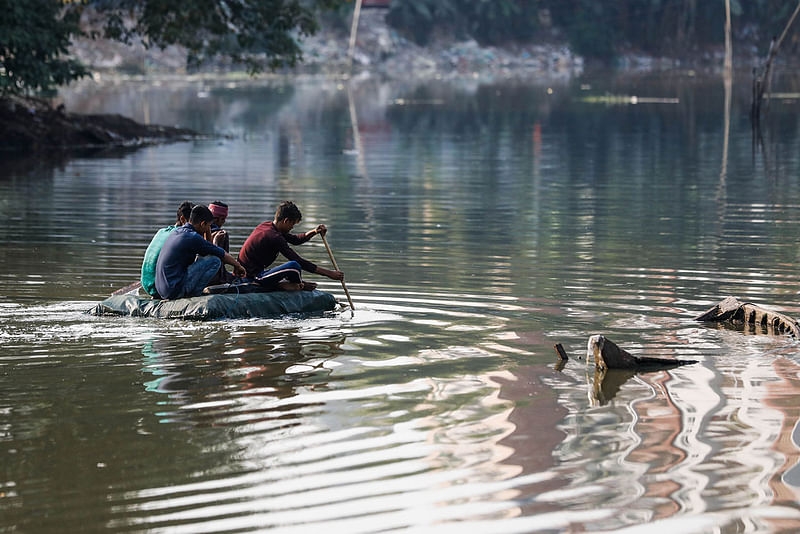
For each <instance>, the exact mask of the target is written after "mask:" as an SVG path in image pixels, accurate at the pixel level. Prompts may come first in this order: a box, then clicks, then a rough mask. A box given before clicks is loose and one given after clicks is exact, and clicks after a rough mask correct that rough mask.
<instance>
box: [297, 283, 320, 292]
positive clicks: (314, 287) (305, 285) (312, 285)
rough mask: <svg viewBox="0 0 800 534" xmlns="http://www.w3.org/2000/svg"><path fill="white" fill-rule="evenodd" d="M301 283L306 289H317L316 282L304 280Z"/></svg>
mask: <svg viewBox="0 0 800 534" xmlns="http://www.w3.org/2000/svg"><path fill="white" fill-rule="evenodd" d="M300 285H302V286H303V290H304V291H314V290H315V289H317V283H316V282H302V283H301V284H300Z"/></svg>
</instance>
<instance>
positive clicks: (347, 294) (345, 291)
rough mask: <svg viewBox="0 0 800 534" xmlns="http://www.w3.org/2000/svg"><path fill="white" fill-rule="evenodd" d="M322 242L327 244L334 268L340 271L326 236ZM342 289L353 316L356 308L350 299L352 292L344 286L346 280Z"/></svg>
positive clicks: (323, 236)
mask: <svg viewBox="0 0 800 534" xmlns="http://www.w3.org/2000/svg"><path fill="white" fill-rule="evenodd" d="M322 242H323V243H325V248H326V249H327V250H328V256H330V257H331V263H332V264H333V268H334V269H336V270H337V271H338V270H339V267H338V266H337V265H336V258H334V257H333V251H332V250H331V247H330V245H328V240H327V239H325V234H322ZM342 289H344V294H345V295H346V296H347V302H349V303H350V314H351V315H352V314H353V312H354V311H355V309H356V308H355V306H353V299H351V298H350V292H349V291H347V286H346V285H344V280H342Z"/></svg>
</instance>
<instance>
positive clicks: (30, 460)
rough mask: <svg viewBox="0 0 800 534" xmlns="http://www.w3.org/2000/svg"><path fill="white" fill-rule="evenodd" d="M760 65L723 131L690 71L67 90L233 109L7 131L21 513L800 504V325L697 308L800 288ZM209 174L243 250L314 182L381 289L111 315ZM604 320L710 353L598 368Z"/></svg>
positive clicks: (100, 518)
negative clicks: (108, 132) (759, 85)
mask: <svg viewBox="0 0 800 534" xmlns="http://www.w3.org/2000/svg"><path fill="white" fill-rule="evenodd" d="M548 89H549V90H548ZM748 91H749V89H748V88H747V87H741V88H739V91H738V92H737V91H735V92H734V98H733V106H732V108H731V115H730V116H731V122H730V125H729V136H728V139H727V143H726V139H725V132H726V127H725V123H724V113H723V112H724V106H723V102H724V94H723V86H722V83H721V82H718V81H714V80H712V81H708V82H703V81H699V80H696V79H694V78H689V77H681V76H676V77H671V78H669V79H658V80H648V79H634V80H630V79H629V80H625V81H619V80H616V81H595V80H580V81H575V82H574V83H569V84H567V83H564V84H552V85H550V86H548V85H519V84H516V85H507V84H500V83H498V84H478V83H475V84H458V85H454V84H444V83H427V84H421V83H420V84H416V85H415V84H413V83H407V84H400V83H394V84H386V83H379V82H375V81H372V80H362V81H360V82H351V83H349V84H348V83H346V82H339V81H328V80H322V81H320V80H308V81H298V82H296V83H292V84H288V83H278V82H274V83H267V82H225V81H223V82H208V81H183V82H169V83H166V82H164V83H153V82H149V83H145V82H141V81H136V80H131V81H124V82H115V83H111V82H109V83H105V84H101V85H99V86H94V85H91V86H90V85H84V86H79V87H77V88H74V89H71V90H69V91H67V92H65V93H64V94H63V98H64V99H65V101H66V103H67V105H68V107H69V108H70V109H75V110H81V109H83V110H86V111H93V112H98V111H107V112H121V113H123V114H126V115H128V116H131V117H133V118H135V119H137V120H140V121H149V122H154V123H164V124H179V125H181V126H188V127H191V128H195V129H198V130H201V131H204V132H217V133H223V134H227V136H226V137H219V138H213V139H207V140H200V141H196V142H191V143H176V144H169V145H162V146H155V147H148V148H142V149H139V150H131V151H106V152H102V151H101V152H93V153H90V152H87V153H81V154H77V155H74V156H73V157H67V156H66V155H54V154H48V155H47V157H39V156H37V157H19V156H15V155H11V154H4V155H2V156H0V157H2V159H3V165H2V166H1V168H2V170H0V208H1V211H2V213H3V215H4V219H5V231H4V233H3V245H4V246H3V249H4V254H2V255H0V346H1V347H2V351H0V532H78V531H109V532H171V533H172V532H187V533H199V532H241V531H255V530H264V531H266V530H269V531H275V532H287V533H293V532H312V531H313V532H318V531H319V530H320V529H326V530H327V531H330V532H347V533H358V532H391V531H399V530H402V531H404V532H436V533H439V532H459V533H461V532H497V533H513V532H539V531H541V532H583V531H590V532H607V531H615V532H625V533H630V532H648V533H649V532H653V531H654V529H656V531H662V532H667V531H668V532H724V533H728V532H796V531H798V530H800V506H798V505H797V500H798V492H800V467H798V465H797V464H798V458H800V449H799V448H798V444H800V430H798V429H797V428H796V425H797V422H798V416H800V350H799V349H800V346H799V345H798V344H797V342H795V341H793V340H791V339H788V338H784V337H777V336H771V335H765V334H763V333H753V332H742V331H741V330H736V329H734V328H717V327H714V326H707V325H704V324H700V323H696V322H694V321H693V320H692V317H694V316H695V315H697V314H699V313H700V312H702V311H704V310H705V309H706V308H708V307H710V306H711V305H713V304H715V303H716V302H718V301H719V300H721V299H722V298H723V297H725V296H726V295H736V296H739V297H740V298H741V299H743V300H748V301H752V302H755V303H759V304H762V305H765V306H768V307H772V308H774V309H777V310H780V311H783V312H785V313H788V314H789V315H795V316H800V306H798V304H797V293H798V291H800V285H799V284H798V276H797V271H798V265H799V264H800V258H799V257H798V256H799V255H800V253H799V252H798V247H797V234H798V231H797V230H798V224H800V150H798V144H800V143H799V142H800V136H799V135H798V133H800V132H798V116H799V115H798V114H797V105H798V104H797V103H796V101H784V102H775V103H774V104H773V107H772V109H771V117H770V119H769V123H768V124H767V127H766V128H765V129H764V141H763V143H761V144H759V143H758V142H756V145H755V148H754V142H753V137H752V135H751V129H750V123H749V120H748V117H747V112H748V107H749V102H748V101H747V97H748V94H749V93H748ZM608 94H611V95H638V96H647V97H654V98H666V99H677V100H678V103H653V104H638V105H630V104H623V103H620V101H619V100H620V99H607V98H600V99H593V98H589V99H587V98H586V97H587V96H589V97H596V96H598V95H599V96H603V95H608ZM597 100H599V102H598V101H597ZM669 101H670V102H674V100H669ZM726 147H727V148H726ZM726 150H727V153H726ZM185 199H190V200H193V201H195V202H202V203H208V202H210V201H212V200H216V199H219V200H223V201H225V202H227V203H228V204H229V205H230V210H231V211H230V216H229V218H228V223H227V225H226V226H227V228H228V229H229V231H230V233H231V234H232V248H233V249H234V251H236V250H238V248H239V247H240V246H241V244H242V243H243V241H244V239H245V238H246V236H247V234H248V233H249V231H250V230H251V229H252V228H253V227H254V226H255V225H256V224H258V223H259V222H261V221H263V220H266V219H270V218H271V215H272V212H273V210H274V207H275V205H276V204H277V203H278V202H279V201H280V200H283V199H293V200H294V201H295V202H297V203H298V204H299V206H300V207H301V209H302V211H303V214H304V219H303V222H302V223H301V224H300V226H299V230H300V231H304V230H307V229H310V228H312V227H313V226H315V225H316V224H319V223H325V224H327V225H328V227H329V229H330V233H329V242H330V244H331V247H332V248H333V251H334V253H335V254H336V258H337V261H338V263H339V266H340V268H341V269H342V270H343V271H345V273H346V275H347V284H348V288H349V289H350V292H351V294H352V297H353V300H354V302H355V307H356V311H355V314H354V316H352V317H351V315H350V313H349V311H347V309H346V307H345V306H343V307H341V308H340V309H338V310H336V311H334V312H329V313H326V314H322V315H313V316H290V317H282V318H275V319H261V320H237V321H215V322H208V323H200V322H188V321H178V320H170V321H158V320H148V319H131V318H108V317H104V318H97V317H92V316H88V315H86V314H85V313H84V312H85V311H86V310H88V309H89V308H90V307H91V306H92V305H93V304H94V303H95V302H96V301H98V300H100V299H102V298H103V297H105V296H106V295H108V294H109V293H110V292H111V291H113V290H114V289H116V288H118V287H121V286H124V285H127V284H129V283H130V282H132V281H135V280H136V279H137V277H138V272H139V267H140V262H141V257H142V255H143V252H144V249H145V248H146V246H147V244H148V243H149V240H150V238H151V236H152V234H153V233H154V232H155V231H156V230H157V229H158V228H160V227H162V226H165V225H166V224H169V223H171V221H172V218H173V216H174V215H173V214H174V211H175V208H176V207H177V205H178V204H179V203H180V202H181V201H183V200H185ZM299 252H301V253H302V254H303V255H304V256H306V257H308V258H309V259H311V260H313V261H316V262H318V263H321V264H323V265H328V259H327V254H326V252H325V249H324V247H323V246H322V244H321V243H320V242H318V241H316V240H315V241H312V242H311V243H309V244H306V245H303V246H302V247H300V248H299ZM319 282H320V285H321V288H322V289H324V290H327V291H330V292H332V293H334V294H335V295H336V296H337V298H338V300H339V301H340V302H345V298H344V294H343V292H342V288H341V286H340V285H337V284H336V283H333V282H331V281H329V280H327V279H324V278H323V279H321V280H319ZM593 334H604V335H605V336H606V337H608V338H610V339H612V340H613V341H615V342H616V343H617V344H619V345H621V346H623V347H624V348H626V349H628V350H629V351H631V352H633V353H634V354H637V355H646V356H659V357H677V358H687V359H694V360H698V362H699V363H698V364H696V365H691V366H685V367H681V368H678V369H674V370H669V371H659V372H651V373H645V374H632V373H624V372H610V373H609V374H607V375H606V376H599V375H596V374H595V372H594V370H593V368H592V367H589V366H587V365H586V362H585V361H584V360H583V359H582V358H580V356H582V355H583V354H584V352H585V347H586V340H587V338H588V337H589V336H590V335H593ZM554 343H562V344H563V345H564V347H565V348H566V350H567V351H568V352H569V353H570V355H571V356H572V358H571V359H570V361H569V362H568V363H567V364H566V366H564V367H563V368H561V367H560V366H556V365H555V362H556V360H555V353H554V351H553V344H554ZM645 529H646V530H645Z"/></svg>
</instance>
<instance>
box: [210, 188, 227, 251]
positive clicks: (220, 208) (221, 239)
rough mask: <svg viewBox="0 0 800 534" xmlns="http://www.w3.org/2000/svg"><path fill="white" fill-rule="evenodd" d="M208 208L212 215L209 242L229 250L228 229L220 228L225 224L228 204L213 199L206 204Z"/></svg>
mask: <svg viewBox="0 0 800 534" xmlns="http://www.w3.org/2000/svg"><path fill="white" fill-rule="evenodd" d="M208 209H209V211H211V215H212V216H213V217H214V219H213V220H212V221H211V242H212V243H214V244H215V245H217V246H218V247H220V248H224V249H225V252H230V251H231V246H230V237H229V236H228V231H227V230H223V229H222V225H223V224H225V219H227V218H228V205H227V204H225V203H224V202H221V201H219V200H215V201H214V202H212V203H211V204H209V205H208Z"/></svg>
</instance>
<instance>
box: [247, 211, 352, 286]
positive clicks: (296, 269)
mask: <svg viewBox="0 0 800 534" xmlns="http://www.w3.org/2000/svg"><path fill="white" fill-rule="evenodd" d="M302 218H303V215H302V214H301V213H300V209H299V208H298V207H297V206H296V205H295V204H294V203H293V202H290V201H284V202H281V204H280V205H279V206H278V209H277V210H276V211H275V217H274V219H273V220H271V221H264V222H262V223H261V224H259V225H258V226H256V228H255V230H253V232H252V233H251V234H250V236H248V238H247V240H246V241H245V242H244V245H242V248H241V250H240V251H239V261H240V262H241V264H242V265H243V266H244V268H245V270H246V271H247V277H248V278H250V279H252V280H253V281H255V282H257V283H258V284H260V285H262V286H264V287H266V288H268V289H282V290H284V291H297V290H300V289H306V290H313V289H315V288H316V287H317V284H316V283H314V282H303V278H302V275H301V271H308V272H310V273H316V274H321V275H323V276H327V277H328V278H330V279H332V280H344V273H343V272H341V271H331V270H328V269H325V268H324V267H319V266H318V265H315V264H313V263H311V262H310V261H308V260H306V259H304V258H302V257H301V256H300V255H299V254H297V253H296V252H295V251H294V250H292V249H291V247H289V243H291V244H293V245H301V244H303V243H305V242H306V241H308V240H309V239H311V238H312V237H314V236H315V235H317V234H319V235H323V236H324V235H325V233H326V232H327V231H328V229H327V228H326V227H325V225H324V224H320V225H319V226H317V227H316V228H314V229H313V230H310V231H308V232H306V233H304V234H292V233H290V232H291V231H292V228H294V226H295V225H296V224H297V223H299V222H300V221H301V220H302ZM278 253H280V254H282V255H283V257H285V258H286V259H287V260H289V262H288V263H284V264H283V265H279V266H277V267H274V268H272V269H269V266H270V265H271V264H272V262H273V261H275V258H277V257H278Z"/></svg>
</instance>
